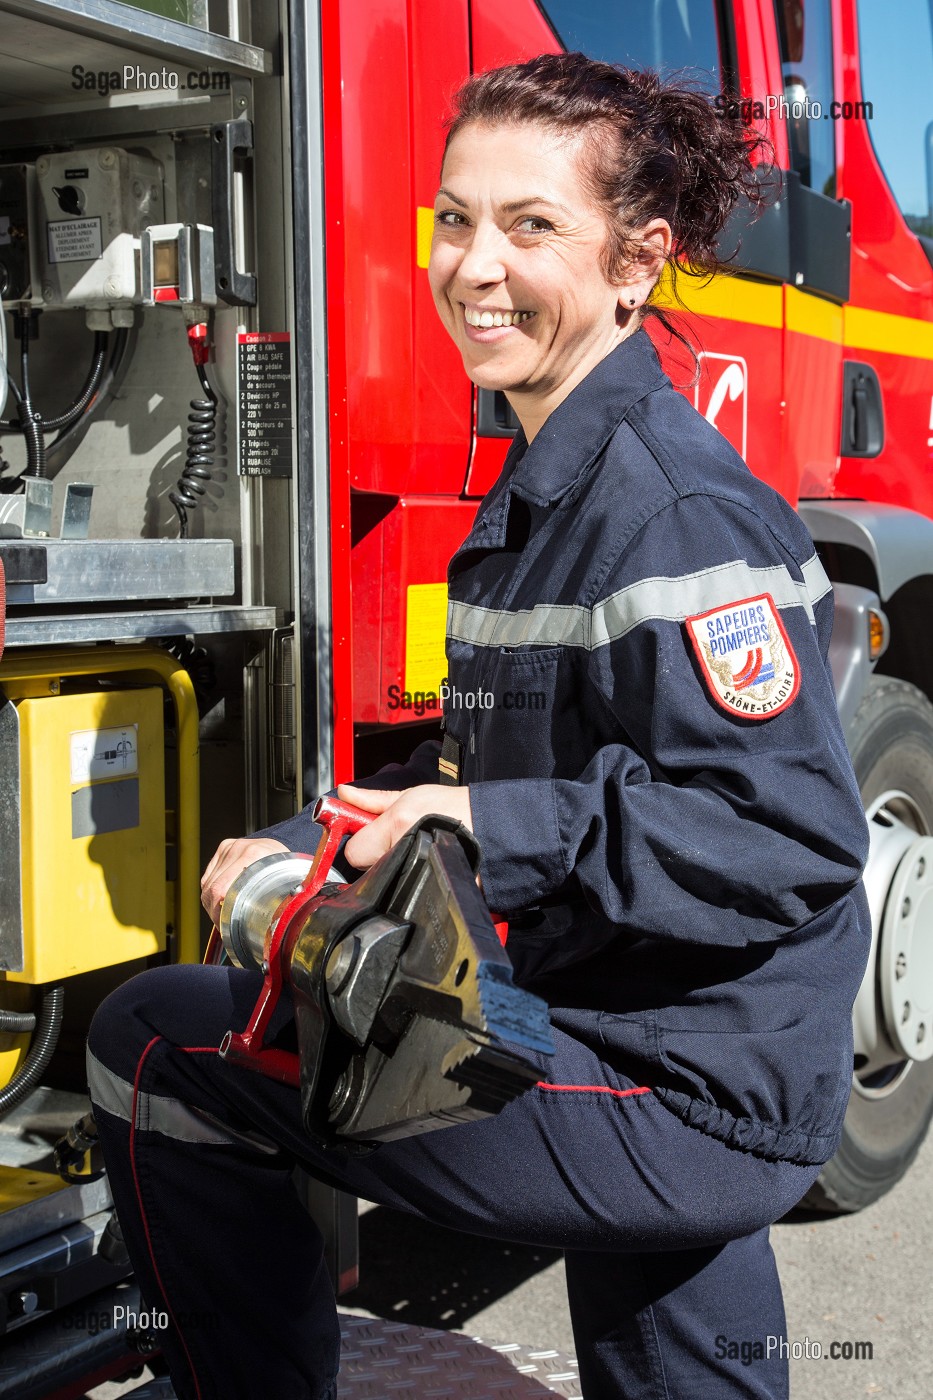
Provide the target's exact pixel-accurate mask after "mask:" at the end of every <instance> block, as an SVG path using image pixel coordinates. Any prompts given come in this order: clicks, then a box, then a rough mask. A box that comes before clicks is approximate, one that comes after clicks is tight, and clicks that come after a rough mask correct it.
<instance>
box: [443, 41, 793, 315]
mask: <svg viewBox="0 0 933 1400" xmlns="http://www.w3.org/2000/svg"><path fill="white" fill-rule="evenodd" d="M471 122H482V123H484V124H486V125H489V126H498V125H513V124H516V123H522V122H533V123H535V124H536V125H543V126H546V127H549V128H551V129H552V130H554V131H555V132H559V133H561V134H564V135H577V134H582V135H583V137H584V138H585V147H584V150H585V152H586V156H585V167H584V172H583V173H584V178H585V180H586V182H587V184H588V186H589V189H590V191H591V193H592V195H593V196H594V198H595V200H596V201H597V203H598V204H599V205H600V206H601V208H602V209H603V211H604V213H605V216H606V223H607V227H608V237H607V240H606V244H605V246H604V248H603V251H602V257H601V266H602V270H603V273H604V274H605V276H606V278H607V279H608V280H609V281H610V282H615V281H618V280H620V279H621V275H622V273H623V271H624V269H625V267H626V266H627V265H628V264H629V263H631V262H632V260H633V259H634V258H636V257H637V256H638V253H639V251H640V248H641V244H640V241H639V238H638V230H639V229H641V228H643V227H644V226H645V225H646V224H647V223H648V222H649V221H650V220H651V219H654V218H662V219H666V220H667V222H668V223H669V224H670V226H671V231H672V234H673V247H672V249H671V256H670V258H669V260H668V261H669V265H670V271H671V277H672V282H673V284H674V285H676V276H677V273H678V271H680V272H687V273H688V274H691V273H697V274H699V275H702V276H709V274H711V273H713V272H718V271H721V270H722V269H723V268H724V267H725V266H726V264H727V259H723V258H722V257H720V255H719V253H718V252H717V246H716V245H717V238H718V236H719V234H720V232H721V231H722V229H723V227H724V225H725V223H726V220H727V219H728V217H729V215H730V213H731V212H732V209H733V208H734V206H735V205H736V204H737V203H738V201H739V200H740V199H741V198H742V197H744V198H745V199H746V200H747V201H748V203H749V205H751V206H752V208H754V209H757V208H760V206H761V205H762V204H763V203H765V202H766V200H767V197H768V196H767V192H766V188H765V187H764V186H763V185H762V183H761V181H759V179H758V177H757V175H756V168H755V167H756V158H757V159H758V160H759V161H761V160H763V161H764V162H765V164H767V160H768V156H769V154H770V148H769V147H768V143H767V141H766V140H765V138H764V137H762V136H760V135H758V134H757V133H755V132H754V131H753V130H750V129H749V128H748V127H747V126H745V125H744V124H743V122H742V120H741V116H740V115H739V113H738V111H737V104H734V103H733V104H725V105H724V107H723V110H722V111H720V110H719V109H718V105H717V104H714V101H713V99H712V98H711V97H710V96H709V94H708V93H707V92H705V91H704V90H703V88H702V87H701V85H700V84H699V83H698V82H695V81H692V80H690V79H689V78H685V77H681V78H678V79H676V80H671V81H662V80H661V78H660V77H659V76H658V75H657V74H656V73H654V72H651V71H650V70H638V69H633V68H620V67H616V66H615V65H613V64H610V63H600V62H597V61H596V60H595V59H591V58H587V57H586V55H585V54H582V53H559V54H542V55H541V56H540V57H539V58H532V59H529V60H528V62H526V63H515V64H509V65H507V66H506V67H502V68H494V69H491V70H490V71H489V72H486V73H479V74H477V75H476V76H475V77H472V78H470V79H469V80H468V81H467V82H466V83H465V84H464V85H463V87H462V88H461V89H460V91H459V92H458V93H457V94H456V97H455V98H454V109H453V114H452V116H451V117H450V119H449V121H448V122H447V143H446V145H445V148H444V151H445V155H446V151H447V148H448V147H449V145H450V142H451V141H452V140H453V138H454V137H455V136H456V134H457V132H458V131H460V130H461V129H462V128H463V127H465V126H467V125H469V124H470V123H471ZM730 256H734V251H733V253H732V254H730ZM645 310H646V311H648V312H653V313H654V314H655V315H656V316H659V317H660V319H661V320H662V321H664V323H665V325H666V326H667V328H668V330H670V331H671V332H672V333H673V334H675V335H676V336H677V338H678V339H682V337H681V336H680V335H679V334H678V333H677V332H676V331H674V330H673V327H671V326H670V325H669V324H668V323H667V321H666V318H665V317H664V316H663V315H662V314H661V313H660V312H659V310H658V309H657V308H654V307H650V306H649V307H646V308H645Z"/></svg>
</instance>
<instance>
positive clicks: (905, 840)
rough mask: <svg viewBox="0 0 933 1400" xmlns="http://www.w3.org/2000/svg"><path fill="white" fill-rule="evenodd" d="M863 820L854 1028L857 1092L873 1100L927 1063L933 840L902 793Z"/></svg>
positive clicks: (931, 1040)
mask: <svg viewBox="0 0 933 1400" xmlns="http://www.w3.org/2000/svg"><path fill="white" fill-rule="evenodd" d="M866 816H867V818H868V826H869V832H870V836H871V847H870V852H869V857H868V864H867V865H866V867H865V890H866V893H867V895H868V903H869V907H870V909H871V922H872V946H871V954H870V957H869V960H868V967H867V969H866V972H865V977H864V980H863V982H862V986H861V988H860V989H859V994H858V997H857V998H856V1002H855V1008H854V1013H853V1027H854V1033H855V1053H856V1055H858V1056H860V1057H862V1064H861V1067H860V1069H859V1071H858V1074H857V1076H856V1087H857V1088H858V1089H859V1090H860V1091H861V1092H862V1093H870V1094H873V1095H877V1094H879V1093H890V1092H892V1091H893V1089H894V1088H895V1087H896V1086H897V1084H898V1083H900V1081H901V1080H902V1078H903V1074H904V1072H905V1071H906V1070H907V1069H909V1067H910V1063H911V1062H912V1061H914V1060H928V1059H930V1058H931V1056H933V837H931V836H929V835H928V834H927V832H926V830H925V828H926V822H925V821H924V818H923V816H922V814H921V812H920V811H919V809H918V808H917V806H916V803H915V802H914V801H913V799H912V798H911V797H909V796H908V794H907V793H904V792H898V791H891V792H885V793H883V794H882V795H881V796H880V797H878V798H877V799H876V800H875V801H874V802H873V803H872V805H871V806H870V807H869V809H868V812H867V813H866ZM879 1081H880V1083H879Z"/></svg>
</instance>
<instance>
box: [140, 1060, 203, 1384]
mask: <svg viewBox="0 0 933 1400" xmlns="http://www.w3.org/2000/svg"><path fill="white" fill-rule="evenodd" d="M161 1039H162V1037H161V1036H160V1035H154V1036H153V1037H152V1039H151V1040H150V1042H149V1044H148V1045H147V1046H146V1048H145V1050H144V1051H143V1053H142V1054H141V1055H140V1057H139V1064H138V1065H137V1066H136V1075H135V1078H134V1079H133V1106H132V1109H131V1113H130V1169H131V1171H132V1173H133V1185H134V1186H135V1187H136V1204H137V1205H138V1206H139V1218H140V1220H141V1221H142V1223H143V1232H144V1234H145V1236H146V1246H147V1248H148V1250H149V1260H150V1263H151V1264H152V1272H153V1273H154V1274H155V1277H156V1282H157V1283H158V1285H159V1288H160V1289H161V1290H162V1301H163V1303H164V1304H165V1311H166V1312H167V1313H168V1315H169V1317H170V1318H171V1319H172V1326H173V1327H174V1328H175V1331H176V1332H177V1333H178V1340H179V1341H180V1342H181V1344H182V1346H183V1347H184V1349H185V1356H186V1357H187V1360H188V1367H189V1369H190V1371H191V1379H192V1380H193V1381H194V1389H195V1392H196V1394H197V1397H198V1400H201V1386H200V1383H199V1382H198V1377H197V1372H196V1371H195V1369H194V1362H193V1361H192V1360H191V1352H190V1351H189V1350H188V1343H187V1342H186V1341H185V1338H184V1334H183V1333H182V1330H181V1328H180V1327H179V1325H178V1323H177V1321H176V1320H175V1314H174V1312H173V1311H172V1305H171V1303H170V1302H169V1300H168V1294H167V1293H166V1291H165V1284H164V1283H163V1282H162V1275H161V1274H160V1273H159V1266H158V1264H157V1263H156V1257H155V1252H154V1250H153V1248H152V1237H151V1236H150V1234H149V1221H148V1220H147V1219H146V1208H145V1206H144V1205H143V1194H142V1191H141V1190H140V1187H139V1175H138V1173H137V1171H136V1104H137V1100H138V1098H139V1080H140V1075H141V1074H142V1070H143V1065H144V1064H145V1063H146V1058H147V1056H148V1054H149V1051H150V1050H151V1049H152V1047H153V1045H155V1044H156V1042H157V1041H159V1040H161Z"/></svg>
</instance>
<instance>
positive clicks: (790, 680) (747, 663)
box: [686, 593, 800, 719]
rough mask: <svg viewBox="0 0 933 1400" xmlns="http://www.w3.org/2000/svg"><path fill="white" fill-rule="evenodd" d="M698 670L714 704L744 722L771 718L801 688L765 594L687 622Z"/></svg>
mask: <svg viewBox="0 0 933 1400" xmlns="http://www.w3.org/2000/svg"><path fill="white" fill-rule="evenodd" d="M686 628H687V633H688V635H689V637H690V641H691V642H692V644H693V650H694V651H695V653H696V657H697V660H698V661H699V663H700V671H701V672H702V674H703V679H704V680H705V681H706V684H707V686H708V687H709V690H710V694H711V695H712V697H713V699H714V700H715V701H716V703H717V704H719V705H721V706H722V708H723V709H724V710H728V711H729V713H730V714H733V715H741V716H742V717H743V718H744V719H770V718H771V716H772V715H776V714H779V713H780V711H781V710H786V709H787V707H788V705H789V704H790V703H791V701H792V700H793V699H794V697H795V696H796V694H797V691H798V690H799V689H800V665H799V663H798V661H797V657H796V656H795V654H794V648H793V647H792V646H791V643H790V638H789V637H788V635H787V633H786V631H785V630H784V624H783V622H782V621H781V616H780V613H779V612H778V609H777V608H776V607H775V606H774V602H773V600H772V598H771V595H770V593H761V594H759V595H758V597H757V598H742V599H740V600H739V601H738V602H736V603H726V604H725V606H724V607H721V608H711V609H710V610H709V612H705V613H699V614H697V616H696V617H688V618H687V619H686Z"/></svg>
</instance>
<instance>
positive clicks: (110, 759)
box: [71, 724, 139, 783]
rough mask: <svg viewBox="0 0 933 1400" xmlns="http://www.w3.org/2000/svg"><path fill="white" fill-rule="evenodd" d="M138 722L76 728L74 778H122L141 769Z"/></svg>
mask: <svg viewBox="0 0 933 1400" xmlns="http://www.w3.org/2000/svg"><path fill="white" fill-rule="evenodd" d="M138 730H139V725H138V724H124V725H121V726H120V727H119V728H117V729H75V730H72V733H71V781H72V782H73V783H90V782H93V781H94V779H95V778H123V777H126V776H127V775H128V774H130V773H135V772H137V771H138V766H139V760H138V750H139V743H138Z"/></svg>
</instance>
